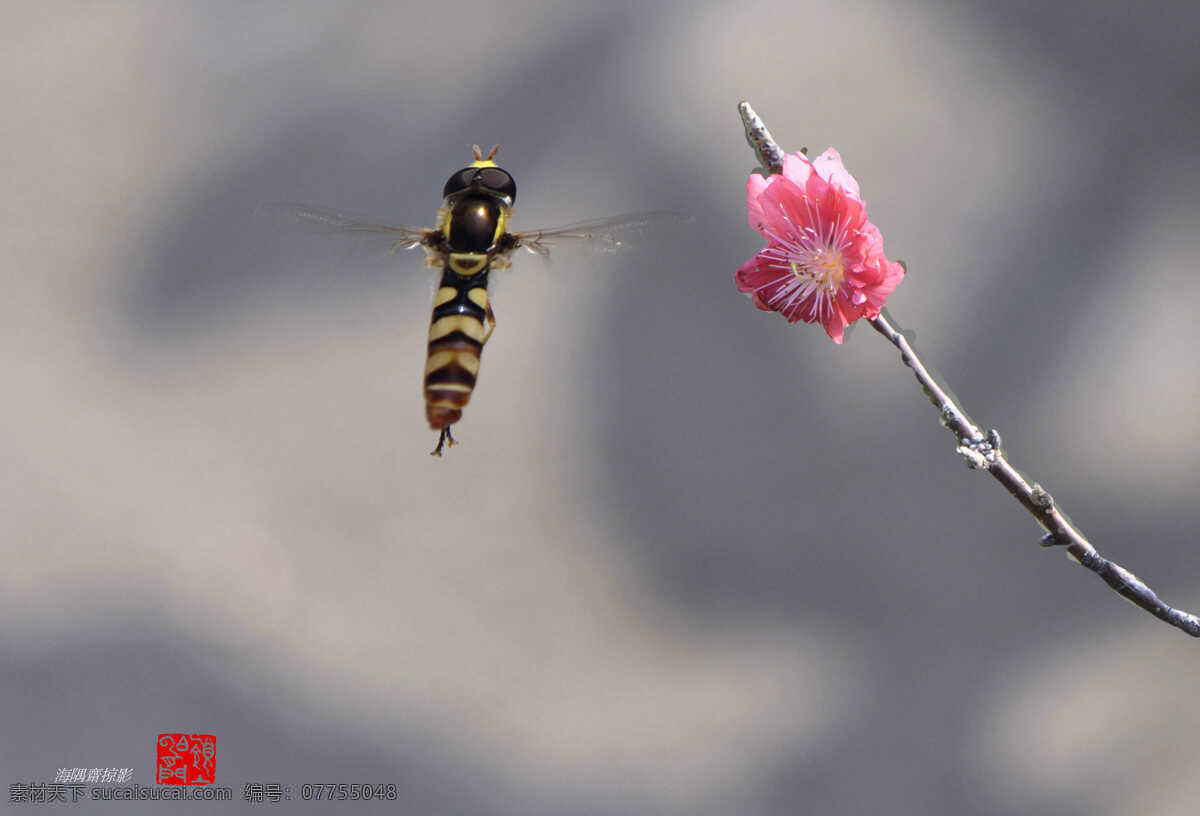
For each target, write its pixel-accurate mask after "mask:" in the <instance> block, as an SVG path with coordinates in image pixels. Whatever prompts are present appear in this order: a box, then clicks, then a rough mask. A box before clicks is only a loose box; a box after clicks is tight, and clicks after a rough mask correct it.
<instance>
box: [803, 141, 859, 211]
mask: <svg viewBox="0 0 1200 816" xmlns="http://www.w3.org/2000/svg"><path fill="white" fill-rule="evenodd" d="M813 169H814V170H816V171H817V175H819V176H820V177H821V178H823V179H825V180H826V181H828V182H829V183H830V184H836V185H837V186H839V187H841V188H842V189H843V190H845V191H846V195H848V196H850V197H851V198H854V199H858V200H862V196H861V195H859V189H858V180H857V179H856V178H854V176H852V175H850V171H849V170H847V169H846V166H845V165H844V164H842V157H841V154H839V153H838V152H837V151H836V150H834V149H833V148H832V147H831V148H829V149H828V150H826V151H825V152H824V153H822V154H821V155H820V156H817V158H816V159H815V160H813Z"/></svg>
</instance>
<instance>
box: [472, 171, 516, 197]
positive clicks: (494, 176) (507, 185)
mask: <svg viewBox="0 0 1200 816" xmlns="http://www.w3.org/2000/svg"><path fill="white" fill-rule="evenodd" d="M478 178H479V184H480V185H481V186H483V187H486V188H487V189H489V190H494V191H495V192H497V193H499V194H500V195H502V196H504V197H506V198H507V199H508V200H509V201H515V200H516V198H517V183H516V182H515V181H513V177H512V176H510V175H509V174H508V173H507V172H506V171H504V170H501V169H500V168H499V167H483V168H480V170H479V177H478Z"/></svg>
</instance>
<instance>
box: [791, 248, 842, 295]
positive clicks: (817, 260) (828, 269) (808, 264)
mask: <svg viewBox="0 0 1200 816" xmlns="http://www.w3.org/2000/svg"><path fill="white" fill-rule="evenodd" d="M791 266H792V274H793V275H795V276H796V277H797V278H799V279H800V280H811V281H813V282H814V283H816V284H817V286H819V287H821V288H822V289H824V290H825V291H826V292H830V293H833V292H836V291H837V289H838V287H839V286H841V285H842V280H843V279H844V278H845V277H846V270H845V264H844V262H843V261H842V253H841V251H840V250H837V249H831V248H829V247H822V248H820V249H818V250H817V251H815V252H813V254H812V256H811V257H809V259H808V260H806V261H802V262H796V261H792V262H791Z"/></svg>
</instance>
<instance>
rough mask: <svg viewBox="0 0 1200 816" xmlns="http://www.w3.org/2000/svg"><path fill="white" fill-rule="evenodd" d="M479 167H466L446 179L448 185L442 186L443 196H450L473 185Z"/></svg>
mask: <svg viewBox="0 0 1200 816" xmlns="http://www.w3.org/2000/svg"><path fill="white" fill-rule="evenodd" d="M477 172H478V169H477V168H475V167H464V168H463V169H462V170H459V171H458V172H457V173H455V174H454V175H453V176H451V177H450V178H449V179H447V181H446V186H445V187H443V188H442V198H449V197H450V196H452V195H454V194H455V193H461V192H462V191H463V190H465V189H467V188H468V187H470V186H471V182H472V181H473V180H474V178H475V174H476V173H477Z"/></svg>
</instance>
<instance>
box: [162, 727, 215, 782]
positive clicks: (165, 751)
mask: <svg viewBox="0 0 1200 816" xmlns="http://www.w3.org/2000/svg"><path fill="white" fill-rule="evenodd" d="M154 767H155V772H154V781H155V782H156V783H158V784H159V785H211V784H212V783H213V780H214V778H215V776H216V769H217V738H216V737H214V736H213V735H212V734H159V735H158V760H157V762H156V763H155V766H154Z"/></svg>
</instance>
